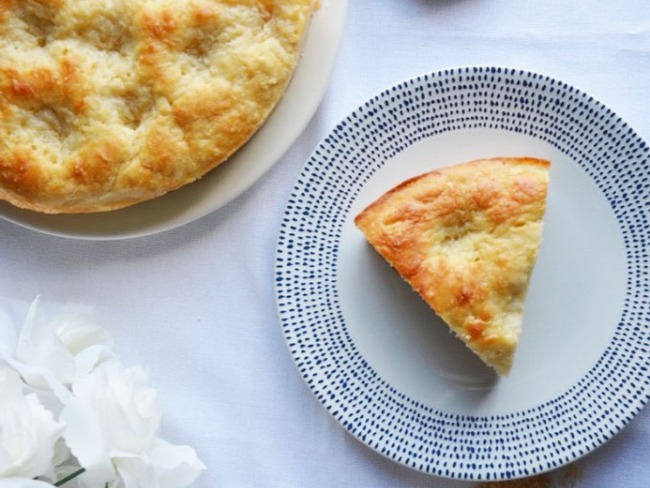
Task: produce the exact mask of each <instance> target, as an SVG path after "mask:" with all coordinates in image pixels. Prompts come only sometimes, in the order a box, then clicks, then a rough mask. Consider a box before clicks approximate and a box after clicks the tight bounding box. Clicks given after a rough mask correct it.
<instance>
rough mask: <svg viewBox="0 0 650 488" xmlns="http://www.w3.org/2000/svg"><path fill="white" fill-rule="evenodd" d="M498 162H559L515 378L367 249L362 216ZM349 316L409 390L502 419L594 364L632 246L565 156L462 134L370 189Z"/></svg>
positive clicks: (416, 151) (614, 316)
mask: <svg viewBox="0 0 650 488" xmlns="http://www.w3.org/2000/svg"><path fill="white" fill-rule="evenodd" d="M496 156H532V157H539V158H546V159H550V160H551V162H552V167H551V183H550V186H549V193H548V202H547V211H546V217H545V227H544V234H543V243H542V248H541V251H540V254H539V256H538V260H537V265H536V267H535V270H534V273H533V278H532V282H531V286H530V289H529V294H528V299H527V301H526V311H525V318H524V328H523V332H522V335H521V340H520V343H519V348H518V351H517V355H516V357H515V362H514V366H513V369H512V372H511V374H510V376H509V377H507V378H500V377H498V376H497V375H496V373H494V372H492V370H491V369H489V368H488V367H487V366H485V365H483V363H482V362H481V361H480V360H479V359H478V358H476V357H475V356H474V355H473V353H472V352H471V351H470V350H469V349H467V348H466V347H465V346H464V344H462V343H461V342H460V340H458V339H457V338H456V337H455V336H454V335H452V334H451V333H450V332H449V329H448V328H447V326H446V325H445V324H444V323H443V322H442V320H440V319H439V318H438V317H437V316H436V315H435V314H434V312H433V311H431V309H429V307H428V306H427V305H426V304H425V303H424V301H423V300H421V299H420V297H419V296H418V295H417V294H416V293H415V292H413V291H412V290H411V288H410V286H409V285H408V284H407V283H406V282H405V281H403V280H402V279H401V278H400V277H399V276H398V275H397V273H396V272H395V271H393V270H392V269H391V268H390V267H389V266H388V265H387V264H386V262H385V261H384V260H383V258H381V257H380V256H379V255H378V254H377V253H376V252H375V251H374V250H373V249H372V248H371V247H370V245H369V244H367V242H366V241H365V238H364V237H363V235H362V234H361V232H360V231H359V230H357V229H356V227H355V226H354V223H353V218H354V216H355V215H356V214H357V213H358V212H360V211H361V210H362V209H363V208H364V207H365V206H366V205H368V204H369V203H371V202H372V201H374V200H375V199H376V198H377V197H378V196H380V195H381V194H382V193H384V192H385V191H387V190H388V189H390V188H392V187H394V186H395V185H397V184H398V183H400V182H402V181H403V180H405V179H407V178H410V177H412V176H415V175H418V174H421V173H425V172H428V171H431V170H433V169H436V168H439V167H441V166H445V165H449V164H454V163H461V162H464V161H469V160H472V159H479V158H485V157H496ZM339 257H340V263H339V264H340V266H338V270H339V275H338V283H339V291H340V297H341V298H340V300H341V307H342V310H343V315H344V317H345V323H346V326H347V327H348V329H349V331H350V334H351V336H352V339H353V340H354V343H355V344H356V346H357V347H358V348H359V350H360V352H361V354H362V355H363V356H364V358H365V359H366V360H367V361H368V363H369V364H370V365H371V366H372V367H373V368H374V369H375V370H376V371H377V373H378V374H379V375H380V376H381V377H382V378H383V379H385V380H386V381H387V382H388V383H389V384H390V385H392V386H393V387H395V388H396V389H397V390H398V391H400V392H402V393H404V394H406V395H408V396H410V397H411V398H412V399H414V400H417V401H419V402H422V403H423V404H425V405H429V406H431V407H433V408H436V409H439V410H442V411H444V412H450V413H454V414H468V415H498V414H502V413H506V412H512V411H514V410H520V409H526V408H530V407H533V406H535V405H539V404H540V403H541V402H544V401H547V400H550V399H552V398H554V397H556V396H557V395H558V394H559V393H561V392H562V391H564V390H566V389H567V388H569V387H570V386H572V385H574V384H575V383H576V382H577V381H578V380H579V379H580V378H581V377H583V376H584V375H585V373H586V372H587V371H588V370H589V369H590V368H591V367H592V366H593V365H594V363H595V362H596V361H597V360H598V358H599V357H600V355H601V354H602V353H603V351H604V350H605V348H606V346H607V345H608V344H609V342H610V340H611V337H612V335H613V333H614V330H615V328H616V326H617V324H618V322H619V319H620V311H621V310H622V304H623V299H624V296H625V283H626V259H625V248H624V243H623V240H622V238H621V232H620V230H619V228H618V224H617V222H616V219H615V217H614V215H613V212H612V210H611V208H610V206H609V203H608V201H607V200H606V198H605V197H604V196H603V195H602V193H601V192H600V191H599V189H598V188H597V187H596V185H595V184H594V183H593V181H592V180H591V179H590V177H589V176H588V175H587V174H586V173H585V172H584V171H583V170H582V169H581V168H580V167H579V166H578V165H577V164H576V163H574V162H573V161H572V160H570V159H569V158H568V157H567V156H565V155H564V154H563V153H561V152H560V151H558V150H557V149H555V148H554V147H553V146H551V145H550V144H547V143H545V142H543V141H540V140H538V139H535V138H532V137H529V136H525V135H520V134H514V133H512V132H506V131H503V132H501V131H494V130H488V129H476V130H466V131H455V132H450V133H446V134H442V135H438V136H435V137H431V138H429V139H426V140H424V141H421V142H419V143H418V144H414V145H412V146H410V147H409V148H408V149H406V150H404V151H403V152H401V153H400V154H398V155H397V156H396V157H395V158H393V159H391V160H390V161H387V162H386V164H385V165H384V166H383V167H382V168H381V169H379V170H378V171H377V172H376V173H375V174H374V175H373V176H372V178H371V179H370V180H369V181H368V183H367V184H366V185H365V186H364V188H363V189H362V190H361V192H360V194H359V196H358V198H357V200H356V202H355V204H354V205H353V207H352V209H351V212H350V218H349V219H348V220H347V221H346V223H345V225H344V228H343V235H342V239H341V248H340V256H339Z"/></svg>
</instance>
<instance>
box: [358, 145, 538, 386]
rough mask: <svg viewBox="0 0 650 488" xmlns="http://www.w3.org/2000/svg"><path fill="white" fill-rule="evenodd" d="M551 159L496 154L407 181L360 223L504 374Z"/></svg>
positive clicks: (535, 248) (519, 316)
mask: <svg viewBox="0 0 650 488" xmlns="http://www.w3.org/2000/svg"><path fill="white" fill-rule="evenodd" d="M549 166H550V163H549V162H548V161H545V160H539V159H533V158H494V159H485V160H478V161H472V162H469V163H465V164H460V165H456V166H449V167H447V168H443V169H440V170H437V171H432V172H430V173H427V174H424V175H420V176H417V177H415V178H412V179H410V180H407V181H405V182H403V183H401V184H400V185H398V186H397V187H395V188H393V189H392V190H390V191H388V192H387V193H386V194H384V195H383V196H381V197H380V198H379V199H378V200H377V201H375V202H374V203H372V204H371V205H370V206H368V207H367V208H366V209H365V210H363V211H362V212H361V213H360V214H359V215H358V216H357V217H356V219H355V223H356V225H357V226H358V227H359V228H360V229H361V230H362V231H363V232H364V234H365V236H366V238H367V240H368V241H369V242H370V244H372V246H373V247H374V248H375V249H376V250H377V251H378V252H379V253H380V254H381V255H382V256H383V257H384V258H386V260H387V261H388V262H389V263H390V264H391V265H392V266H393V267H394V268H395V269H396V270H397V271H398V272H399V273H400V274H401V275H402V277H404V279H405V280H407V281H408V282H409V283H410V284H411V286H412V287H413V288H414V289H415V290H416V291H417V292H418V293H419V294H420V295H421V296H422V298H423V299H424V300H425V301H426V302H427V303H428V304H429V306H430V307H431V308H432V309H433V310H434V311H435V312H436V313H437V314H438V315H439V316H440V317H441V318H442V319H443V320H445V322H447V324H449V326H450V328H451V329H452V330H453V331H454V332H455V333H456V334H457V335H458V336H459V337H460V338H461V339H462V340H463V341H464V342H465V343H466V344H467V345H468V346H469V347H470V349H472V350H473V351H474V352H475V353H476V354H478V355H479V357H481V359H483V361H484V362H486V363H487V364H489V365H490V366H492V367H494V368H495V369H496V370H497V371H498V372H499V373H501V374H507V373H508V372H509V370H510V368H511V365H512V359H513V355H514V352H515V350H516V346H517V342H518V339H519V334H520V331H521V324H522V320H523V307H524V302H525V297H526V292H527V289H528V283H529V280H530V276H531V273H532V270H533V266H534V264H535V259H536V255H537V252H538V249H539V245H540V241H541V232H542V219H543V216H544V212H545V202H546V193H547V187H548V169H549Z"/></svg>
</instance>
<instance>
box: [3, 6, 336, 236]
mask: <svg viewBox="0 0 650 488" xmlns="http://www.w3.org/2000/svg"><path fill="white" fill-rule="evenodd" d="M347 3H348V0H322V1H321V3H320V7H319V9H318V10H317V11H316V12H315V13H314V16H313V18H312V20H311V25H310V28H309V31H308V33H307V38H306V40H305V45H304V47H303V53H302V59H301V61H300V64H299V65H298V67H297V69H296V72H295V73H294V75H293V78H292V80H291V83H290V85H289V87H288V89H287V92H286V94H285V96H284V97H283V99H282V100H281V101H280V103H279V104H278V106H277V107H276V108H275V110H274V111H273V113H272V114H271V116H270V117H269V119H268V120H267V121H266V123H265V124H264V125H263V126H262V127H261V128H260V129H259V130H258V131H257V133H256V134H255V135H254V136H253V137H252V138H251V140H250V141H249V142H248V143H247V144H246V145H245V146H243V147H242V148H241V149H240V150H239V151H238V152H237V153H236V154H235V155H233V156H232V157H231V158H230V160H229V161H227V162H226V163H224V164H223V165H221V166H219V167H217V168H215V169H214V170H213V171H211V172H210V173H208V174H207V175H206V176H204V177H203V178H202V179H201V180H199V181H196V182H194V183H192V184H191V185H187V186H185V187H183V188H181V189H179V190H176V191H173V192H170V193H168V194H166V195H164V196H162V197H159V198H157V199H154V200H151V201H147V202H143V203H141V204H138V205H134V206H131V207H128V208H125V209H120V210H115V211H111V212H100V213H95V214H73V215H45V214H41V213H37V212H32V211H29V210H24V209H20V208H17V207H14V206H12V205H10V204H9V203H7V202H0V218H3V219H4V220H7V221H9V222H12V223H14V224H17V225H19V226H21V227H24V228H27V229H31V230H33V231H37V232H40V233H44V234H49V235H54V236H58V237H65V238H73V239H83V240H119V239H129V238H137V237H144V236H149V235H153V234H157V233H160V232H165V231H168V230H172V229H175V228H178V227H180V226H183V225H185V224H188V223H191V222H193V221H195V220H198V219H200V218H202V217H205V216H206V215H208V214H211V213H212V212H215V211H217V210H219V209H220V208H222V207H224V206H225V205H227V204H229V203H230V202H231V201H233V200H234V199H236V198H237V197H238V196H240V195H241V194H242V193H244V192H245V191H246V190H248V189H249V188H251V187H252V186H253V185H254V184H255V183H256V182H257V181H259V180H260V178H262V177H263V176H264V175H265V174H266V173H267V172H268V171H269V170H270V169H271V168H272V167H273V166H274V165H275V164H276V163H277V162H278V161H279V160H280V158H281V157H282V155H283V154H284V153H285V152H286V151H287V150H288V149H289V148H290V147H291V145H292V144H293V143H294V142H295V141H296V139H297V138H298V137H299V136H300V134H301V133H302V132H303V130H304V129H305V127H306V126H307V124H308V123H309V121H310V120H311V119H312V117H313V116H314V114H315V112H316V110H317V109H318V106H319V105H320V102H321V100H322V99H323V97H324V96H325V93H326V91H327V88H328V86H329V79H330V76H331V74H332V72H333V70H334V66H335V63H336V60H337V57H338V52H339V49H340V45H341V42H342V38H343V31H344V27H345V21H346V17H347Z"/></svg>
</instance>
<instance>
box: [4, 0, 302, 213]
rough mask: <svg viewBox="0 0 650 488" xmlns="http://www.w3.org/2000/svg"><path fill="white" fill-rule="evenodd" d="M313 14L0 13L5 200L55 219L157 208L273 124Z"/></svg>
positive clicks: (228, 0) (8, 2) (10, 8)
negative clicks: (150, 203) (148, 204)
mask: <svg viewBox="0 0 650 488" xmlns="http://www.w3.org/2000/svg"><path fill="white" fill-rule="evenodd" d="M312 3H313V0H189V1H184V0H145V1H141V2H130V1H128V0H107V1H101V2H100V1H97V0H91V1H86V2H75V1H73V0H26V1H19V0H0V52H1V53H2V56H1V57H0V200H7V201H9V202H11V203H13V204H14V205H17V206H20V207H23V208H28V209H32V210H37V211H41V212H48V213H60V212H66V213H72V212H94V211H102V210H110V209H114V208H120V207H123V206H126V205H130V204H133V203H136V202H139V201H143V200H147V199H150V198H154V197H156V196H159V195H161V194H164V193H166V192H168V191H170V190H174V189H176V188H179V187H180V186H183V185H185V184H188V183H190V182H192V181H194V180H196V179H197V178H200V177H201V176H202V175H204V174H205V173H206V172H208V171H210V170H211V169H213V168H214V167H215V166H217V165H219V164H221V163H222V162H224V161H225V160H227V159H228V158H229V157H230V156H231V155H232V154H233V153H234V152H235V151H237V149H239V148H240V147H241V146H242V145H243V144H244V143H245V142H246V141H247V140H248V139H249V138H250V137H251V136H252V135H253V134H254V133H255V132H256V131H257V129H258V128H259V127H260V126H261V124H262V123H263V122H264V121H265V120H266V119H267V117H268V116H269V114H270V113H271V111H272V109H273V108H274V107H275V105H276V104H277V102H278V101H279V100H280V98H281V97H282V95H283V94H284V91H285V89H286V87H287V84H288V83H289V81H290V78H291V75H292V73H293V71H294V68H295V66H296V64H297V61H298V58H299V51H300V46H301V41H302V38H303V36H304V33H305V31H306V28H307V24H308V20H309V16H310V14H311V10H312Z"/></svg>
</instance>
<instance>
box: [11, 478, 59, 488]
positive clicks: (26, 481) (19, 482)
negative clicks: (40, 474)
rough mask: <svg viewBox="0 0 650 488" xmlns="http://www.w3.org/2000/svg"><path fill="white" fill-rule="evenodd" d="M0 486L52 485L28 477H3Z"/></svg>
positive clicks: (45, 487)
mask: <svg viewBox="0 0 650 488" xmlns="http://www.w3.org/2000/svg"><path fill="white" fill-rule="evenodd" d="M0 488H52V485H51V484H50V483H46V482H44V481H38V480H33V479H30V478H3V479H0ZM66 488H68V487H67V486H66Z"/></svg>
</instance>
